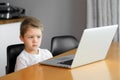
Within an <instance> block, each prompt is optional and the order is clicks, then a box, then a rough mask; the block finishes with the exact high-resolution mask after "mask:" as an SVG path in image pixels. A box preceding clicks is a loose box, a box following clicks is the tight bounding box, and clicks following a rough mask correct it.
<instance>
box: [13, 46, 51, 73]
mask: <svg viewBox="0 0 120 80" xmlns="http://www.w3.org/2000/svg"><path fill="white" fill-rule="evenodd" d="M38 50H39V53H38V54H29V53H27V52H26V51H25V50H23V51H22V52H21V53H20V55H19V56H18V57H17V60H16V65H15V71H18V70H20V69H23V68H26V67H28V66H31V65H33V64H37V63H39V62H41V61H44V60H47V59H49V58H52V57H53V56H52V54H51V52H50V51H49V50H47V49H40V48H39V49H38Z"/></svg>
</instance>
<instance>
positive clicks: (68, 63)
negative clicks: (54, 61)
mask: <svg viewBox="0 0 120 80" xmlns="http://www.w3.org/2000/svg"><path fill="white" fill-rule="evenodd" d="M72 61H73V59H71V60H67V61H62V62H59V63H60V64H66V65H71V64H72Z"/></svg>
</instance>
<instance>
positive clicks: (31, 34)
mask: <svg viewBox="0 0 120 80" xmlns="http://www.w3.org/2000/svg"><path fill="white" fill-rule="evenodd" d="M20 39H21V41H23V42H24V44H25V50H26V51H28V52H34V51H36V50H38V48H39V47H40V45H41V40H42V31H41V30H40V29H37V28H28V29H27V31H26V33H25V34H24V36H20Z"/></svg>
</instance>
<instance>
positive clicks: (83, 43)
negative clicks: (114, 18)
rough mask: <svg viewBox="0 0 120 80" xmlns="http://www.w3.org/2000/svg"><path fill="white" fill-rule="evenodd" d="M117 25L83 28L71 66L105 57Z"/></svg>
mask: <svg viewBox="0 0 120 80" xmlns="http://www.w3.org/2000/svg"><path fill="white" fill-rule="evenodd" d="M117 27H118V25H110V26H103V27H96V28H89V29H85V30H84V32H83V35H82V37H81V40H80V43H79V46H78V49H77V52H76V54H75V57H74V60H73V62H72V66H71V68H74V67H77V66H80V65H85V64H88V63H91V62H95V61H99V60H103V59H105V57H106V55H107V52H108V50H109V47H110V44H111V42H112V40H113V37H114V35H115V33H116V30H117Z"/></svg>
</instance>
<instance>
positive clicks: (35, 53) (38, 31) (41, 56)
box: [15, 17, 53, 71]
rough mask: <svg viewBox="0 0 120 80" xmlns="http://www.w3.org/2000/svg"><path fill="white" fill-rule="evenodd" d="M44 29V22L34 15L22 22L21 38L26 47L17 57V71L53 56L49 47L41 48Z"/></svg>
mask: <svg viewBox="0 0 120 80" xmlns="http://www.w3.org/2000/svg"><path fill="white" fill-rule="evenodd" d="M42 31H43V26H42V24H41V23H40V21H39V20H38V19H36V18H34V17H28V18H26V19H25V20H24V21H23V22H22V23H21V26H20V40H21V41H22V42H24V45H25V49H24V50H23V51H22V52H21V53H20V55H19V56H18V57H17V60H16V65H15V71H18V70H20V69H23V68H26V67H28V66H31V65H33V64H36V63H39V62H41V61H43V60H46V59H49V58H52V57H53V56H52V54H51V53H50V51H48V50H47V49H41V48H39V47H40V45H41V40H42Z"/></svg>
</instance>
